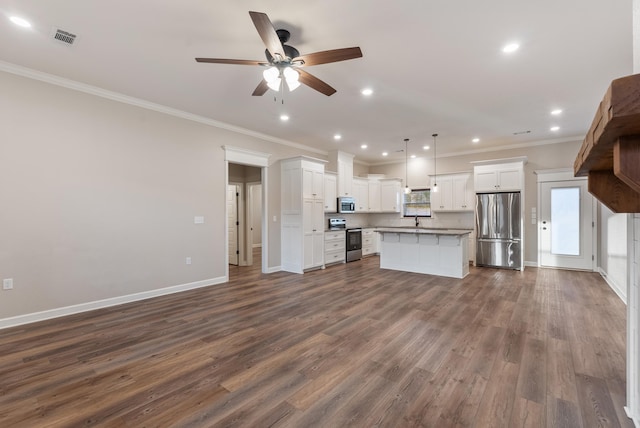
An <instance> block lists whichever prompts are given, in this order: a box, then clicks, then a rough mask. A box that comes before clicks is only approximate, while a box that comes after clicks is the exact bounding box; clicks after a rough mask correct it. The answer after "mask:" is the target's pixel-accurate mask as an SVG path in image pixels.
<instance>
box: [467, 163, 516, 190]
mask: <svg viewBox="0 0 640 428" xmlns="http://www.w3.org/2000/svg"><path fill="white" fill-rule="evenodd" d="M517 159H518V161H515V162H504V163H498V162H496V163H495V164H491V163H487V162H490V161H487V162H475V164H476V165H475V166H474V168H473V175H474V188H475V191H476V193H478V192H511V191H519V190H523V188H524V162H525V160H526V158H522V159H523V160H520V159H521V158H517Z"/></svg>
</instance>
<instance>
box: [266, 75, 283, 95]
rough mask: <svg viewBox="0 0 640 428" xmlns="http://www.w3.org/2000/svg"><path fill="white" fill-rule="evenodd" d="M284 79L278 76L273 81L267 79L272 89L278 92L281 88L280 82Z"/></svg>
mask: <svg viewBox="0 0 640 428" xmlns="http://www.w3.org/2000/svg"><path fill="white" fill-rule="evenodd" d="M281 81H282V79H281V78H279V77H276V78H275V80H272V81H271V82H269V81H267V86H268V87H269V88H271V89H273V90H274V91H276V92H278V91H279V90H280V82H281Z"/></svg>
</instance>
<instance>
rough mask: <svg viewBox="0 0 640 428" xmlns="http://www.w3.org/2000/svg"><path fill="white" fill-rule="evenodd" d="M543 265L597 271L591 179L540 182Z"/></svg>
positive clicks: (541, 261)
mask: <svg viewBox="0 0 640 428" xmlns="http://www.w3.org/2000/svg"><path fill="white" fill-rule="evenodd" d="M539 189H540V192H541V195H540V196H541V197H540V203H541V206H540V218H539V220H538V233H539V234H540V241H539V242H540V249H539V255H540V265H541V266H544V267H557V268H566V269H584V270H593V268H594V257H595V255H594V250H593V235H594V231H595V228H594V226H595V224H594V219H593V207H594V204H595V202H594V199H593V197H592V196H591V195H590V194H589V192H588V191H587V180H568V181H547V182H542V183H540V188H539Z"/></svg>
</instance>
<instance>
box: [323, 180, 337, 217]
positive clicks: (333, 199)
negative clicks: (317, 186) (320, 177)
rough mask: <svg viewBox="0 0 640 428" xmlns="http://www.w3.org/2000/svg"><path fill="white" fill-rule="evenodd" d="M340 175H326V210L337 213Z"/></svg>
mask: <svg viewBox="0 0 640 428" xmlns="http://www.w3.org/2000/svg"><path fill="white" fill-rule="evenodd" d="M337 185H338V177H336V176H335V175H334V174H325V175H324V212H326V213H335V212H337V211H338V205H337V199H338V188H337Z"/></svg>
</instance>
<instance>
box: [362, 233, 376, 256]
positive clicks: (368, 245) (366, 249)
mask: <svg viewBox="0 0 640 428" xmlns="http://www.w3.org/2000/svg"><path fill="white" fill-rule="evenodd" d="M374 230H375V229H362V255H363V256H369V255H371V254H378V253H379V252H380V250H379V245H378V233H377V232H374Z"/></svg>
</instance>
